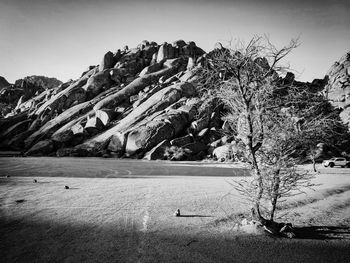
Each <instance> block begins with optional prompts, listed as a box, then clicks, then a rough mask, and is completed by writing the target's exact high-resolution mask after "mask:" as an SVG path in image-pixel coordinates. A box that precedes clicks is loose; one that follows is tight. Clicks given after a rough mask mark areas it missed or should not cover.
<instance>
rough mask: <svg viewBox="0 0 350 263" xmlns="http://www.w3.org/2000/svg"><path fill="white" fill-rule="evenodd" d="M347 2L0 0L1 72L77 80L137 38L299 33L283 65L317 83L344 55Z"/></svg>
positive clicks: (209, 41)
mask: <svg viewBox="0 0 350 263" xmlns="http://www.w3.org/2000/svg"><path fill="white" fill-rule="evenodd" d="M349 14H350V1H349V0H335V1H332V0H323V1H322V0H321V1H311V0H303V1H302V0H294V1H291V0H289V1H286V0H265V1H263V0H260V1H258V0H242V1H239V0H232V1H229V0H211V1H207V0H186V1H185V0H181V1H175V0H173V1H167V0H147V1H146V0H127V1H121V0H120V1H118V0H114V1H113V0H0V40H1V41H0V75H1V76H4V77H6V78H7V79H8V80H9V81H10V82H14V80H15V79H18V78H21V77H24V76H26V75H32V74H41V75H47V76H55V77H57V78H59V79H61V80H63V81H66V80H67V79H69V78H73V79H75V78H77V77H79V75H80V73H81V72H82V71H83V70H84V69H85V68H86V67H87V66H89V65H93V64H98V63H99V62H100V59H101V58H102V56H103V54H104V53H105V52H106V51H108V50H111V51H115V50H117V49H118V48H122V47H123V46H124V45H128V46H129V47H133V46H136V45H137V44H138V43H139V42H141V41H142V40H144V39H148V40H154V41H156V42H158V43H162V42H164V41H168V42H172V41H174V40H177V39H184V40H185V41H190V40H193V41H195V42H196V43H197V45H198V46H201V47H202V48H204V49H205V50H206V51H209V50H210V49H212V47H213V46H214V44H215V43H216V42H218V41H220V42H222V43H223V44H224V45H225V44H227V43H228V41H229V40H230V39H233V40H234V39H237V38H239V39H242V40H245V41H248V40H249V39H250V38H251V37H252V36H253V35H254V34H258V35H263V34H268V35H269V36H270V38H271V40H272V42H273V43H275V44H276V45H277V46H282V45H284V44H287V43H288V42H289V40H290V39H291V38H293V37H298V36H300V42H301V46H300V47H299V48H297V49H296V50H295V51H294V52H293V53H292V54H291V55H290V56H289V57H288V58H287V60H288V61H289V62H290V65H291V67H292V68H294V69H295V70H296V71H297V73H296V74H297V77H298V78H299V79H301V80H312V79H313V78H316V77H319V78H322V77H323V76H324V75H325V74H326V71H327V70H328V68H329V67H330V66H331V64H332V63H333V62H334V61H336V60H338V59H339V58H340V57H341V56H342V55H343V54H345V52H347V51H350V15H349Z"/></svg>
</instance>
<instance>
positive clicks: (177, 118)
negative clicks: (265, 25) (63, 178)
mask: <svg viewBox="0 0 350 263" xmlns="http://www.w3.org/2000/svg"><path fill="white" fill-rule="evenodd" d="M204 56H205V52H204V51H203V50H202V49H201V48H199V47H198V46H197V45H196V44H195V43H194V42H185V41H183V40H178V41H175V42H173V43H167V42H164V43H163V44H160V45H158V44H157V43H155V42H149V41H142V42H141V43H140V44H139V45H138V46H137V47H136V48H133V49H129V48H128V47H127V46H126V47H124V48H123V49H118V50H117V51H115V52H111V51H108V52H107V53H106V54H104V55H103V56H102V59H101V62H100V64H99V65H95V66H90V67H89V68H88V69H87V70H86V71H84V72H83V73H82V75H81V77H80V78H79V79H77V80H74V81H69V82H67V83H58V84H57V85H56V86H55V87H53V88H49V89H47V88H44V89H42V90H35V91H34V90H33V91H32V89H30V88H28V87H27V86H28V84H27V81H24V82H23V83H24V84H23V85H27V86H26V87H25V89H24V90H26V91H29V90H30V91H31V93H30V94H29V92H28V94H23V91H20V89H19V88H18V89H19V90H18V94H16V96H15V95H13V96H12V97H11V101H16V107H15V108H14V109H13V111H12V112H11V113H10V114H8V115H7V116H6V118H2V119H0V124H1V127H2V129H1V132H0V142H1V145H0V147H1V148H3V149H12V150H21V151H23V152H24V153H25V154H26V155H53V156H105V157H107V156H118V157H123V156H125V157H137V158H142V157H144V156H145V158H148V159H158V158H163V156H164V152H165V151H166V147H165V145H167V146H169V147H171V146H172V145H177V146H180V147H186V148H188V149H189V150H190V152H191V155H192V156H195V155H198V154H201V156H204V155H205V154H206V151H207V149H208V148H209V145H210V143H212V140H217V139H219V138H221V135H220V134H219V129H220V128H221V127H220V125H221V123H220V121H217V116H216V115H217V114H216V115H215V114H214V115H215V116H211V115H212V113H214V109H209V110H208V114H206V116H203V118H204V119H205V121H203V120H197V119H196V117H197V109H198V108H199V107H200V105H201V104H202V103H203V101H202V100H201V98H199V97H198V95H197V93H196V76H195V74H194V70H195V68H196V67H200V65H201V61H203V58H204ZM14 87H18V85H15V86H14ZM14 87H12V91H11V92H12V93H14ZM4 93H5V92H4ZM209 113H210V114H209ZM214 119H215V120H214ZM188 138H190V139H188ZM155 153H158V154H155Z"/></svg>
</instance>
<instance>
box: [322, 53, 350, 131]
mask: <svg viewBox="0 0 350 263" xmlns="http://www.w3.org/2000/svg"><path fill="white" fill-rule="evenodd" d="M327 76H328V84H327V85H326V87H325V90H324V91H325V93H326V96H327V98H328V99H329V100H330V102H331V103H332V104H333V105H334V106H335V107H337V108H340V109H342V111H341V113H340V117H341V119H342V120H343V121H344V122H345V123H347V124H348V125H349V128H350V52H348V53H346V54H345V55H344V56H342V57H341V58H340V60H339V61H337V62H335V63H334V64H333V66H332V67H331V68H330V69H329V71H328V72H327Z"/></svg>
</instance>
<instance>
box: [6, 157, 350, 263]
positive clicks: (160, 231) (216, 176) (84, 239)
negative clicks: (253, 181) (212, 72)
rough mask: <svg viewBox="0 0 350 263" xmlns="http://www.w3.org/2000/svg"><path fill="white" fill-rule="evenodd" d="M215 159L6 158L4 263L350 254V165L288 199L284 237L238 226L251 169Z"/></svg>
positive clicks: (315, 258) (331, 258) (329, 258)
mask: <svg viewBox="0 0 350 263" xmlns="http://www.w3.org/2000/svg"><path fill="white" fill-rule="evenodd" d="M215 166H217V165H208V164H206V165H203V164H200V165H190V164H188V165H185V164H176V165H171V164H168V163H155V162H151V163H148V162H137V163H136V164H135V163H134V162H122V161H121V162H118V161H116V160H114V161H110V160H108V161H106V160H105V159H98V158H92V159H88V158H86V159H78V158H77V159H74V158H66V159H64V158H62V159H60V158H0V259H1V262H350V195H349V193H350V169H346V168H322V167H321V166H320V167H319V173H318V174H317V175H316V178H315V180H314V182H315V183H317V184H320V185H318V186H317V187H316V188H315V191H306V193H305V194H302V195H299V196H295V197H293V198H292V199H290V200H288V201H287V202H284V203H282V204H281V207H280V209H279V211H278V212H277V217H280V218H279V219H278V220H281V221H289V222H292V223H293V225H294V226H295V227H296V228H297V231H298V238H296V239H281V238H273V237H270V236H266V235H253V234H252V235H248V234H246V233H242V232H239V231H236V230H235V229H234V225H235V223H236V222H238V221H240V220H241V218H242V217H243V216H244V215H245V214H246V213H247V211H248V210H249V209H248V206H247V204H245V203H244V202H242V201H243V200H242V198H241V197H239V196H238V194H237V193H236V192H235V191H233V190H232V187H231V186H230V184H229V183H228V182H230V181H231V180H237V179H240V178H242V177H240V176H246V175H247V174H246V172H245V171H244V169H242V167H237V168H236V169H232V168H224V167H221V168H220V167H219V168H218V167H215ZM305 168H306V169H309V168H310V167H308V166H307V167H305ZM211 169H213V170H211ZM101 171H102V172H101ZM122 171H124V172H122ZM126 171H127V172H126ZM142 171H144V174H143V173H142ZM7 176H9V177H7ZM58 176H59V177H58ZM96 177H98V178H96ZM245 178H246V177H245ZM33 179H36V180H37V182H36V183H34V182H33ZM65 186H69V189H65ZM178 208H179V209H180V210H181V214H182V216H181V217H174V216H173V213H174V211H175V210H176V209H178Z"/></svg>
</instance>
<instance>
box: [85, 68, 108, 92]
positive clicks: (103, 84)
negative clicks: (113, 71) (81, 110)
mask: <svg viewBox="0 0 350 263" xmlns="http://www.w3.org/2000/svg"><path fill="white" fill-rule="evenodd" d="M111 85H112V80H111V75H110V71H109V70H108V69H106V70H103V71H99V72H97V73H95V74H94V75H92V76H91V77H90V78H89V79H88V81H87V83H86V85H85V86H84V87H83V89H84V90H85V91H86V92H87V96H88V98H89V99H92V98H93V97H95V96H96V95H98V94H99V93H101V92H102V91H103V90H107V89H109V88H110V87H111Z"/></svg>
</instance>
